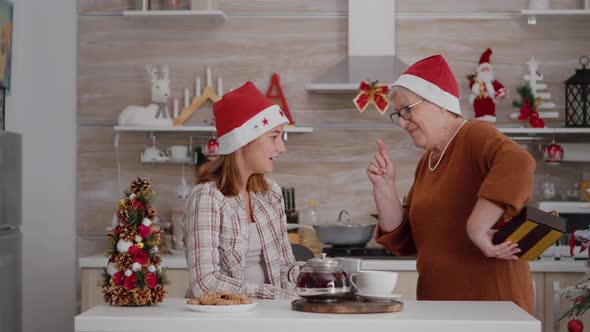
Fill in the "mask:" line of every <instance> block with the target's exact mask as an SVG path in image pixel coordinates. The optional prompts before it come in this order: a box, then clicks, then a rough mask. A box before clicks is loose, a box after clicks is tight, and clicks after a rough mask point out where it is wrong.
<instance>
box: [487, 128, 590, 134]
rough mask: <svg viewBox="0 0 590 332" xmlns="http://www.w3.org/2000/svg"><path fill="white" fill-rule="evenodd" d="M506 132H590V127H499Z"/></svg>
mask: <svg viewBox="0 0 590 332" xmlns="http://www.w3.org/2000/svg"><path fill="white" fill-rule="evenodd" d="M498 130H499V131H500V132H502V133H504V134H590V128H563V127H561V128H524V127H520V128H510V127H498Z"/></svg>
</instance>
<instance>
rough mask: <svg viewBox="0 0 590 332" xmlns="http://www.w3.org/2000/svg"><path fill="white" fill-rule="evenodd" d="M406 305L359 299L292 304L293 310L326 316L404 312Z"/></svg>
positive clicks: (295, 302)
mask: <svg viewBox="0 0 590 332" xmlns="http://www.w3.org/2000/svg"><path fill="white" fill-rule="evenodd" d="M403 307H404V304H403V303H402V302H399V301H390V302H369V301H365V300H363V299H359V298H356V297H355V298H345V299H337V300H336V301H335V302H326V303H321V302H310V301H308V300H307V299H298V300H294V301H293V302H291V309H293V310H295V311H303V312H315V313H324V314H373V313H384V312H398V311H402V309H403Z"/></svg>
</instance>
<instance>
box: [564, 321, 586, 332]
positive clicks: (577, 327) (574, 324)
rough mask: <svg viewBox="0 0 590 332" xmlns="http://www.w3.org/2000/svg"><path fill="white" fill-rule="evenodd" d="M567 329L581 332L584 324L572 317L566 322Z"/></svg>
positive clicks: (572, 331)
mask: <svg viewBox="0 0 590 332" xmlns="http://www.w3.org/2000/svg"><path fill="white" fill-rule="evenodd" d="M567 330H568V331H569V332H582V331H584V324H582V322H581V321H580V320H579V319H572V320H570V321H569V322H567Z"/></svg>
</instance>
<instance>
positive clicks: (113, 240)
mask: <svg viewBox="0 0 590 332" xmlns="http://www.w3.org/2000/svg"><path fill="white" fill-rule="evenodd" d="M104 253H105V257H106V258H109V257H111V256H112V255H115V254H117V237H116V236H115V235H114V234H108V235H107V243H106V244H105V246H104Z"/></svg>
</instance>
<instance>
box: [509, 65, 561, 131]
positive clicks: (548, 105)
mask: <svg viewBox="0 0 590 332" xmlns="http://www.w3.org/2000/svg"><path fill="white" fill-rule="evenodd" d="M527 65H528V74H526V75H524V77H523V78H524V80H525V84H523V85H521V87H519V89H523V87H525V86H526V87H527V88H526V89H530V92H528V91H527V96H528V97H530V99H528V100H529V101H528V104H529V105H528V106H527V108H528V109H529V110H530V113H531V114H532V113H533V112H537V115H538V116H537V117H538V118H541V119H557V118H559V112H557V111H545V112H541V111H540V110H541V109H555V103H553V102H551V101H550V99H551V94H550V93H549V92H546V91H544V90H545V89H547V84H544V83H540V81H541V80H543V74H541V73H539V66H540V65H541V63H540V62H539V61H537V60H536V59H535V58H534V57H532V58H531V59H530V60H529V62H527ZM519 94H520V95H521V98H522V97H523V95H522V94H521V91H519ZM532 100H534V103H533V102H532ZM531 104H534V105H531ZM513 105H514V103H513ZM517 105H518V106H516V105H515V106H516V107H521V105H520V103H518V104H517ZM533 108H534V110H533ZM525 111H526V110H525ZM510 117H511V118H512V119H518V120H521V121H522V120H523V119H522V117H523V109H522V107H521V112H514V113H512V114H510ZM524 120H526V119H524ZM531 125H532V124H531ZM538 125H539V124H537V128H538ZM532 126H533V127H535V126H534V125H532ZM541 127H543V126H541Z"/></svg>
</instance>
